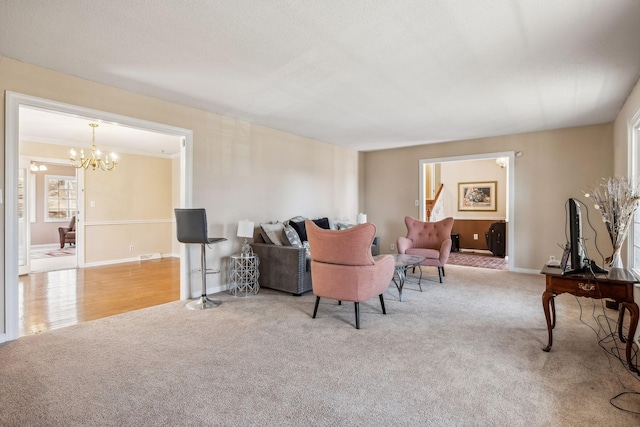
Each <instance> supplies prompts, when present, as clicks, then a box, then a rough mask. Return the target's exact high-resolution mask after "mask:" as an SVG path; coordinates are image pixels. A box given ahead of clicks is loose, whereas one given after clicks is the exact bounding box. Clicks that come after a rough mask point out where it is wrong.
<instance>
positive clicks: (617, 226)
mask: <svg viewBox="0 0 640 427" xmlns="http://www.w3.org/2000/svg"><path fill="white" fill-rule="evenodd" d="M585 197H589V198H591V199H593V201H594V202H595V204H594V207H595V208H596V210H598V212H600V215H601V216H602V221H603V222H604V223H605V225H606V227H607V232H608V233H609V238H610V239H611V246H612V247H613V253H612V254H611V258H610V260H609V266H610V267H614V268H622V267H623V265H622V258H621V257H620V250H621V249H622V244H623V243H624V240H625V239H626V238H627V234H628V233H629V227H630V226H631V222H632V221H633V214H634V212H635V211H636V209H637V207H638V204H639V203H640V186H639V185H638V182H637V180H633V179H627V178H621V177H612V178H603V179H602V180H601V181H600V182H599V183H598V185H596V186H595V188H594V189H593V191H592V192H591V194H589V193H586V194H585Z"/></svg>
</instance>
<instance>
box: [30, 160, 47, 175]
mask: <svg viewBox="0 0 640 427" xmlns="http://www.w3.org/2000/svg"><path fill="white" fill-rule="evenodd" d="M30 169H31V172H44V171H46V170H47V166H46V165H43V164H41V165H37V164H36V162H34V161H32V162H31V166H30Z"/></svg>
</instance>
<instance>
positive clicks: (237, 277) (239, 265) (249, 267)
mask: <svg viewBox="0 0 640 427" xmlns="http://www.w3.org/2000/svg"><path fill="white" fill-rule="evenodd" d="M259 265H260V259H259V258H258V256H257V255H245V256H243V255H231V257H230V259H229V293H230V294H231V295H234V296H236V297H238V296H247V295H249V294H254V295H255V294H257V293H258V290H259V289H260V285H259V284H258V277H259V276H260V271H259V270H258V266H259Z"/></svg>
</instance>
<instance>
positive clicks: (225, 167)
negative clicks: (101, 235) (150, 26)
mask: <svg viewBox="0 0 640 427" xmlns="http://www.w3.org/2000/svg"><path fill="white" fill-rule="evenodd" d="M0 90H2V95H3V100H2V102H1V103H0V123H1V126H0V127H1V129H0V141H2V146H3V147H4V145H5V141H4V135H5V132H4V130H5V126H4V120H5V110H4V109H5V100H4V96H5V91H6V90H9V91H13V92H17V93H22V94H26V95H32V96H36V97H40V98H45V99H50V100H54V101H57V102H64V103H68V104H73V105H78V106H82V107H87V108H92V109H97V110H101V111H106V112H109V113H115V114H120V115H125V116H129V117H134V118H138V119H142V120H148V121H152V122H157V123H163V124H167V125H171V126H176V127H180V128H184V129H190V130H192V131H193V168H192V170H190V171H188V172H189V173H190V174H192V177H193V206H196V207H204V208H206V209H207V215H208V219H209V234H210V235H212V236H222V237H226V238H227V239H228V241H226V242H223V243H220V244H217V245H215V246H214V247H213V248H212V250H210V251H208V257H209V263H210V265H211V266H212V268H213V267H217V266H218V265H220V264H221V263H223V262H225V261H224V260H225V257H227V256H229V255H231V254H233V253H236V252H238V250H239V249H240V244H241V242H240V240H239V239H238V238H237V237H236V236H235V234H236V231H237V223H238V220H240V219H250V220H253V221H255V222H256V223H259V222H263V221H272V220H285V219H288V218H290V217H292V216H295V215H304V216H314V217H315V216H327V217H330V218H345V219H350V220H352V221H355V219H356V215H357V213H358V211H359V210H363V209H359V201H361V200H363V199H362V192H359V190H360V189H361V188H364V184H362V183H361V182H359V180H358V177H359V176H360V174H362V173H363V170H362V169H361V167H362V165H361V163H362V162H361V161H360V159H362V158H363V156H362V155H361V154H359V153H358V152H356V151H353V150H349V149H345V148H341V147H337V146H334V145H330V144H326V143H323V142H320V141H316V140H312V139H309V138H304V137H301V136H297V135H292V134H289V133H286V132H282V131H278V130H275V129H270V128H267V127H264V126H258V125H255V124H252V123H248V122H244V121H241V120H236V119H232V118H228V117H224V116H221V115H218V114H215V113H210V112H206V111H202V110H197V109H194V108H188V107H185V106H182V105H178V104H174V103H171V102H165V101H162V100H159V99H155V98H151V97H147V96H142V95H139V94H135V93H131V92H128V91H124V90H120V89H116V88H113V87H109V86H106V85H102V84H98V83H94V82H91V81H88V80H83V79H79V78H76V77H73V76H70V75H66V74H63V73H59V72H55V71H51V70H47V69H44V68H41V67H36V66H33V65H29V64H25V63H22V62H19V61H15V60H12V59H9V58H5V57H0ZM4 152H5V151H4V150H2V151H1V154H0V156H2V158H1V159H0V160H1V161H0V165H1V166H0V169H1V170H2V173H1V174H0V175H1V176H2V177H3V178H2V179H3V186H4V175H5V173H4ZM65 156H66V154H65ZM122 161H124V159H122ZM361 185H362V186H363V187H360V186H361ZM0 215H1V216H2V217H1V218H0V220H2V222H4V210H2V212H1V213H0ZM166 215H168V214H167V213H166V212H163V216H164V217H166ZM93 217H94V218H100V216H93ZM122 217H124V215H123V216H122ZM0 234H2V238H3V240H4V229H3V230H2V231H0ZM172 247H175V246H174V245H172ZM170 250H171V249H170ZM190 250H191V252H192V253H193V254H194V255H195V249H192V248H190ZM0 251H1V255H2V258H3V259H4V247H2V249H0ZM97 256H104V255H102V254H98V255H97ZM193 260H194V261H193V265H192V266H189V268H190V269H191V270H196V269H197V265H196V264H197V261H198V258H197V257H196V256H194V257H193ZM221 277H222V280H225V278H226V275H225V276H221ZM220 280H221V279H220V277H218V275H213V276H211V277H210V279H209V285H210V286H211V287H215V286H216V285H218V284H219V282H218V283H216V281H220ZM3 288H4V281H3V283H2V286H0V298H3V295H4V292H2V291H3ZM192 289H193V291H194V292H197V291H198V285H197V283H196V284H195V285H193V286H192ZM0 306H1V307H4V303H2V304H1V305H0ZM1 314H2V313H0V319H2V318H4V316H3V315H1ZM2 329H4V327H3V325H0V330H2Z"/></svg>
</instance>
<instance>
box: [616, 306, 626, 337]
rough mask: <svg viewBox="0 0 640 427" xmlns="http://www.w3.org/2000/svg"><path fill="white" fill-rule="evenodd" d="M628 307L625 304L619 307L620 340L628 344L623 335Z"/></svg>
mask: <svg viewBox="0 0 640 427" xmlns="http://www.w3.org/2000/svg"><path fill="white" fill-rule="evenodd" d="M626 308H627V307H625V305H624V304H620V305H619V307H618V311H619V313H618V338H620V341H622V342H623V343H626V342H627V339H626V338H625V336H624V334H623V333H622V324H623V323H624V312H625V310H626Z"/></svg>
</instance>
